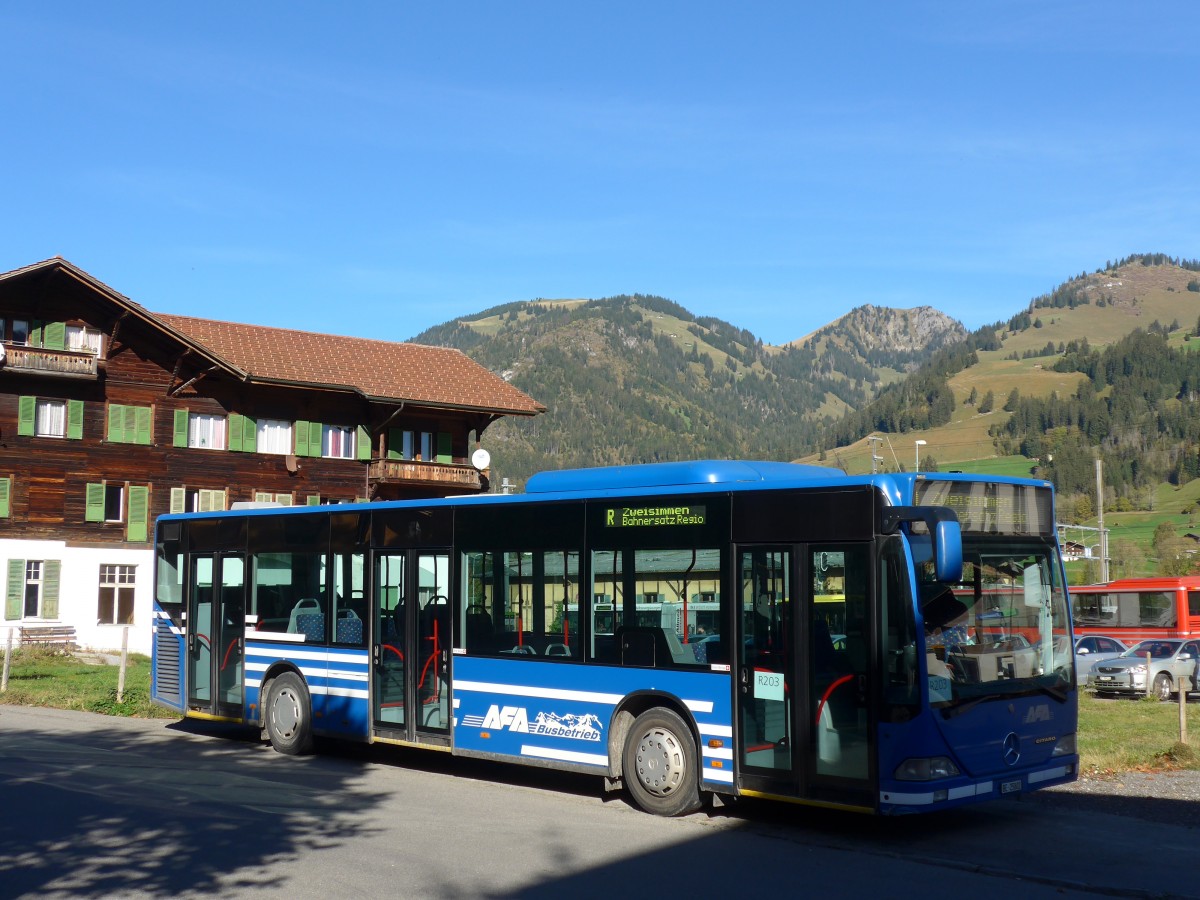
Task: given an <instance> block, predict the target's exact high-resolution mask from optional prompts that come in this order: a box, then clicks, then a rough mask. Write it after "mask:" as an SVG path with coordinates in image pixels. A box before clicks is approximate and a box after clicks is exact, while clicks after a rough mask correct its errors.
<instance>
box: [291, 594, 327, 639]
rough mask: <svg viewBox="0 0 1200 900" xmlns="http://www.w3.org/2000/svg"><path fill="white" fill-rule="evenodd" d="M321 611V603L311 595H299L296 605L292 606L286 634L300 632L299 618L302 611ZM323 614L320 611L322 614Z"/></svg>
mask: <svg viewBox="0 0 1200 900" xmlns="http://www.w3.org/2000/svg"><path fill="white" fill-rule="evenodd" d="M319 612H321V604H320V603H318V602H317V601H316V600H315V599H314V598H312V597H301V598H300V599H299V600H297V601H296V605H295V606H293V607H292V615H291V617H290V618H289V619H288V628H287V630H288V634H299V633H300V622H299V618H300V616H301V615H303V614H304V613H309V614H312V613H319ZM323 615H324V614H323V613H322V616H323Z"/></svg>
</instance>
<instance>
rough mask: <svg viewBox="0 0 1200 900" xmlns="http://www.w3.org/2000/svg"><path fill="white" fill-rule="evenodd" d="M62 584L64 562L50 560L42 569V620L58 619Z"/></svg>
mask: <svg viewBox="0 0 1200 900" xmlns="http://www.w3.org/2000/svg"><path fill="white" fill-rule="evenodd" d="M61 582H62V561H61V560H57V559H48V560H46V564H45V565H44V566H43V567H42V618H43V619H57V618H58V586H59V584H60V583H61Z"/></svg>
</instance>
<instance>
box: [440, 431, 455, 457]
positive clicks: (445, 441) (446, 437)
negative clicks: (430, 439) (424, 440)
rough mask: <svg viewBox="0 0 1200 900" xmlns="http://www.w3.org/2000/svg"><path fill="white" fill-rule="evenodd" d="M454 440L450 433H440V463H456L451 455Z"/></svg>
mask: <svg viewBox="0 0 1200 900" xmlns="http://www.w3.org/2000/svg"><path fill="white" fill-rule="evenodd" d="M451 443H452V438H451V436H450V434H449V433H448V432H445V431H439V432H438V436H437V461H438V462H440V463H448V462H454V457H453V456H451V455H450V450H451Z"/></svg>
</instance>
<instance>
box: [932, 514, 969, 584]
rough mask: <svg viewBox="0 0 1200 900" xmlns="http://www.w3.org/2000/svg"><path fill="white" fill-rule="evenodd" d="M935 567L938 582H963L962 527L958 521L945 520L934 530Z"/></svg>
mask: <svg viewBox="0 0 1200 900" xmlns="http://www.w3.org/2000/svg"><path fill="white" fill-rule="evenodd" d="M933 565H934V568H935V569H936V571H937V580H938V581H961V580H962V570H963V553H962V527H961V526H960V525H959V524H958V519H943V520H942V521H940V522H938V523H937V525H936V526H935V528H934V530H933Z"/></svg>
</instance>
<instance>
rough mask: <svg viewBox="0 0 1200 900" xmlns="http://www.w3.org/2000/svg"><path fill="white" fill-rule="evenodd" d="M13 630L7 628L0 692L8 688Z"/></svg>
mask: <svg viewBox="0 0 1200 900" xmlns="http://www.w3.org/2000/svg"><path fill="white" fill-rule="evenodd" d="M12 636H13V630H12V629H11V628H9V629H8V640H7V641H5V643H4V677H3V678H2V679H0V694H3V693H4V692H5V691H7V690H8V661H9V660H10V659H12Z"/></svg>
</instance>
